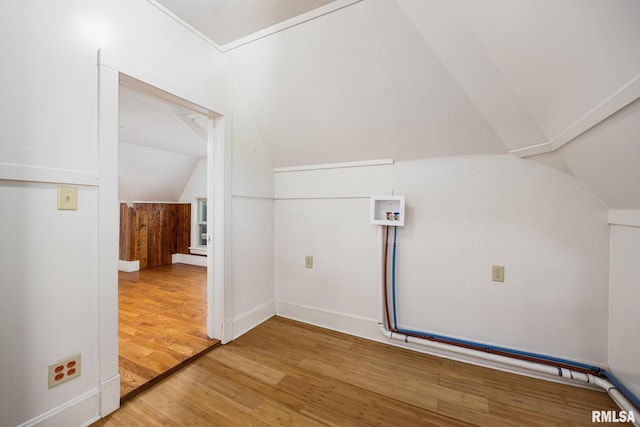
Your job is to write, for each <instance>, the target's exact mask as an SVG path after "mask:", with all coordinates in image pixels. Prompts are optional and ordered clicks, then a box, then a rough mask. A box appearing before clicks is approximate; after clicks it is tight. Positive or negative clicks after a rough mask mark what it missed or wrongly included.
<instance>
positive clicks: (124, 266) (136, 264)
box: [118, 259, 140, 273]
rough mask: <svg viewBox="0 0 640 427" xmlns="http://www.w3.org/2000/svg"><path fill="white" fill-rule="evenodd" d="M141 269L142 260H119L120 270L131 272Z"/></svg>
mask: <svg viewBox="0 0 640 427" xmlns="http://www.w3.org/2000/svg"><path fill="white" fill-rule="evenodd" d="M139 270H140V261H139V260H136V261H123V260H121V259H119V260H118V271H124V272H125V273H131V272H134V271H139Z"/></svg>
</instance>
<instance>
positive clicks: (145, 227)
mask: <svg viewBox="0 0 640 427" xmlns="http://www.w3.org/2000/svg"><path fill="white" fill-rule="evenodd" d="M175 98H176V97H174V96H172V95H170V94H168V93H166V92H162V91H159V90H158V89H156V88H153V87H150V86H149V85H147V84H144V83H142V82H140V81H137V80H134V79H132V78H130V77H128V76H126V75H121V76H120V82H119V97H118V123H119V124H118V199H119V204H120V206H119V207H120V230H119V231H120V232H119V235H120V239H119V257H118V269H119V272H118V348H119V350H118V369H119V373H120V397H121V399H122V400H126V399H128V398H130V397H132V396H134V395H135V394H137V393H139V392H140V391H142V390H144V389H146V388H148V387H149V386H151V385H152V384H154V383H156V382H157V381H159V380H161V379H162V378H164V377H166V376H167V375H169V374H171V373H172V372H174V371H175V370H177V369H179V368H180V367H182V366H184V365H185V364H187V363H189V362H190V361H191V360H193V359H194V358H196V357H198V356H199V355H201V354H203V353H204V352H206V351H208V350H210V349H212V348H213V347H215V346H217V345H219V344H220V341H219V340H217V339H213V338H208V337H207V276H208V272H207V270H208V268H207V259H206V258H207V256H208V246H209V233H208V230H207V218H208V216H209V215H208V210H209V209H208V205H209V204H208V203H207V201H208V198H207V194H208V186H209V183H208V181H207V175H208V171H207V169H208V168H207V163H208V162H207V160H208V158H207V157H208V156H207V140H208V138H207V120H208V115H205V114H203V112H202V111H201V110H202V109H201V108H198V107H197V106H194V105H190V104H189V103H187V102H184V101H182V102H178V101H177V100H176V99H175Z"/></svg>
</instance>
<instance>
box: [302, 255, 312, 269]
mask: <svg viewBox="0 0 640 427" xmlns="http://www.w3.org/2000/svg"><path fill="white" fill-rule="evenodd" d="M304 268H313V257H312V256H311V255H307V256H306V257H304Z"/></svg>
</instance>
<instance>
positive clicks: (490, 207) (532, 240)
mask: <svg viewBox="0 0 640 427" xmlns="http://www.w3.org/2000/svg"><path fill="white" fill-rule="evenodd" d="M388 168H390V170H387V169H386V167H378V169H377V177H378V179H382V182H384V180H387V182H388V183H389V185H388V186H389V188H388V190H391V188H392V189H393V192H394V193H395V194H404V195H405V196H406V203H407V214H406V220H407V223H406V226H405V227H404V228H402V229H400V230H399V244H398V293H399V299H398V309H399V312H400V313H399V319H398V320H399V324H400V326H402V327H408V328H415V329H418V330H424V331H430V332H434V333H440V334H444V335H450V336H455V337H459V338H465V339H470V340H475V341H480V342H485V343H490V344H496V345H502V346H507V347H512V348H516V349H520V350H527V351H532V352H538V353H544V354H549V355H553V356H559V357H565V358H569V359H573V360H580V361H584V362H588V363H595V364H606V363H607V319H608V304H607V298H608V287H607V276H608V268H609V265H608V248H609V246H608V245H609V236H608V225H607V220H606V216H607V211H606V209H605V208H604V207H603V206H602V205H601V204H600V203H599V202H598V201H597V199H595V198H594V197H593V195H592V194H591V193H589V192H588V191H587V190H585V188H584V187H583V186H582V185H581V184H580V183H579V182H578V181H577V180H575V179H574V178H571V177H569V176H567V175H565V174H563V173H560V172H558V171H556V170H554V169H551V168H548V167H545V166H542V165H540V164H538V163H536V162H531V161H528V160H522V159H517V158H515V157H512V156H508V155H494V156H470V157H456V158H435V159H430V160H417V161H410V162H396V163H395V164H394V165H393V166H389V167H388ZM311 173H317V171H300V172H287V173H276V199H277V200H276V226H275V230H276V240H275V241H276V246H275V247H276V251H275V259H276V263H275V283H276V298H277V307H278V313H279V314H282V315H286V316H289V317H295V318H299V319H301V320H305V321H310V322H313V323H317V324H321V325H325V326H329V327H333V328H336V329H341V330H345V331H347V332H351V333H355V334H358V335H364V336H369V337H372V338H376V339H379V335H378V333H377V325H376V320H377V317H378V305H377V304H378V295H379V293H378V289H379V279H378V278H379V275H378V274H379V273H378V272H379V264H378V256H379V251H378V242H379V237H378V229H377V227H376V226H373V225H370V224H369V222H368V213H369V200H368V198H360V197H354V195H356V194H357V193H355V192H352V194H348V195H345V192H344V189H345V188H349V186H350V184H351V183H352V182H356V181H358V176H359V177H360V178H361V179H360V182H361V183H360V184H359V185H360V188H361V189H362V192H361V194H360V195H365V196H366V195H370V194H374V193H369V194H366V191H367V188H366V187H367V184H366V183H367V182H370V183H372V185H371V187H372V188H370V190H372V191H377V190H379V189H380V188H381V187H382V186H381V185H380V184H379V181H374V180H372V179H371V176H370V175H371V174H370V170H367V169H366V168H354V169H352V170H350V171H349V173H350V174H351V176H350V177H349V178H348V179H345V178H343V179H339V180H331V179H329V178H326V179H324V180H316V181H313V182H317V183H318V185H322V184H321V183H322V182H325V183H330V184H329V185H327V186H326V187H325V188H324V189H322V191H320V189H318V188H316V187H315V186H314V185H309V180H308V179H306V177H307V176H308V175H309V174H311ZM324 173H325V174H326V175H327V176H332V175H333V176H334V177H335V175H336V174H338V173H340V174H345V173H346V172H345V170H344V169H336V170H329V171H325V172H324ZM362 182H364V183H362ZM297 186H305V187H297ZM296 188H297V190H298V192H302V191H303V190H304V191H308V193H309V194H310V195H311V196H310V198H304V197H300V196H296V195H295V193H296ZM316 193H324V194H322V195H321V196H320V197H314V196H313V194H316ZM331 193H333V197H331V195H330V194H331ZM387 194H388V193H387ZM305 255H313V256H314V268H313V269H311V270H309V269H305V268H304V256H305ZM493 264H499V265H504V266H505V276H506V281H505V283H495V282H491V280H490V272H491V265H493Z"/></svg>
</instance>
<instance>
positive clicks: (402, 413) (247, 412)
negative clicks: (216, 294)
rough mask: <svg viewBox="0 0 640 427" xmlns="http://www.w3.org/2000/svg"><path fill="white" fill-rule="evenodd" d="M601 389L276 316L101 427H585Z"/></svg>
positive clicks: (609, 405) (606, 406)
mask: <svg viewBox="0 0 640 427" xmlns="http://www.w3.org/2000/svg"><path fill="white" fill-rule="evenodd" d="M592 410H618V408H617V406H616V405H615V404H614V403H613V401H612V400H611V398H610V397H609V396H608V395H607V394H606V393H603V392H599V391H592V390H586V389H583V388H576V387H572V386H567V385H562V384H557V383H552V382H548V381H543V380H536V379H532V378H527V377H523V376H519V375H514V374H508V373H504V372H500V371H495V370H492V369H488V368H481V367H478V366H473V365H469V364H465V363H460V362H455V361H451V360H448V359H443V358H438V357H433V356H428V355H425V354H422V353H418V352H415V351H410V350H406V349H401V348H398V347H394V346H390V345H386V344H382V343H378V342H373V341H369V340H365V339H362V338H357V337H353V336H350V335H345V334H342V333H339V332H334V331H330V330H326V329H321V328H318V327H315V326H310V325H307V324H303V323H299V322H294V321H292V320H288V319H284V318H280V317H273V318H271V319H269V320H268V321H266V322H265V323H263V324H261V325H259V326H258V327H256V328H254V329H253V330H251V331H249V332H247V333H246V334H244V335H243V336H241V337H240V338H238V339H237V340H235V341H233V342H231V343H229V344H227V345H225V346H220V347H218V348H216V349H214V350H213V351H211V352H208V353H207V354H205V355H203V356H202V357H200V358H198V359H197V360H195V361H194V362H193V363H191V364H189V366H186V367H185V368H183V369H181V370H180V371H178V372H176V373H174V374H172V375H171V376H169V377H167V378H166V379H164V380H163V381H161V382H159V383H158V384H156V385H154V386H153V387H151V388H150V389H148V390H145V391H144V392H142V393H140V394H138V395H137V396H135V397H133V398H132V399H131V400H129V401H127V402H126V403H125V404H124V405H123V407H122V408H121V409H120V410H118V411H116V412H115V413H113V414H112V415H111V416H109V417H107V418H105V419H104V420H101V421H99V422H98V423H96V424H95V425H96V426H123V425H127V426H136V425H140V426H143V425H145V426H146V425H165V426H186V425H202V426H204V425H207V426H208V425H259V426H266V425H291V426H306V425H349V426H355V425H381V426H410V425H422V426H424V425H430V426H463V425H465V426H467V425H479V426H487V425H500V426H503V425H507V426H555V425H563V426H584V425H588V424H590V423H591V411H592Z"/></svg>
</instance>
